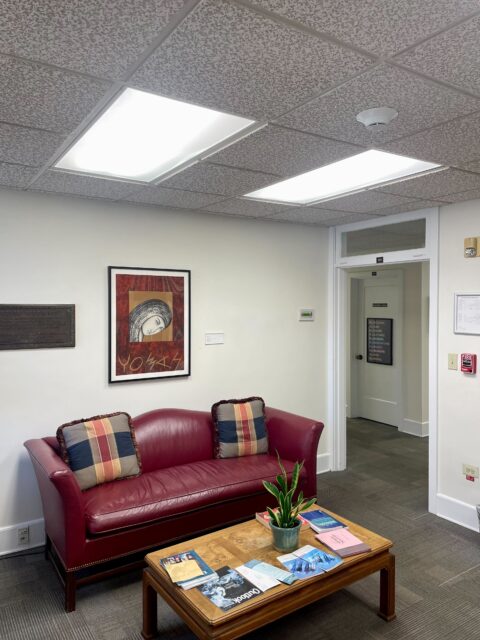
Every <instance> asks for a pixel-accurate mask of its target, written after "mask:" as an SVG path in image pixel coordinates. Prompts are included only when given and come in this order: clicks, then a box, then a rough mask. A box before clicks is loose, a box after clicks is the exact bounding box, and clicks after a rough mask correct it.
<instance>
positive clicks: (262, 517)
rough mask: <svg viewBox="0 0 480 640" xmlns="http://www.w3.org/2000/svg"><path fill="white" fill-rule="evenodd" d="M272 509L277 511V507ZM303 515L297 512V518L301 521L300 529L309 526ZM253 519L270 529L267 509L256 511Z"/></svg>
mask: <svg viewBox="0 0 480 640" xmlns="http://www.w3.org/2000/svg"><path fill="white" fill-rule="evenodd" d="M273 511H278V509H273ZM304 515H305V514H302V515H300V514H298V516H297V518H298V519H299V520H300V522H301V523H302V531H303V530H304V529H308V528H309V526H310V524H309V522H308V521H307V520H305V518H304V517H303V516H304ZM255 519H256V520H257V522H259V523H260V524H263V526H264V527H267V529H270V514H269V513H268V511H258V512H257V513H256V514H255Z"/></svg>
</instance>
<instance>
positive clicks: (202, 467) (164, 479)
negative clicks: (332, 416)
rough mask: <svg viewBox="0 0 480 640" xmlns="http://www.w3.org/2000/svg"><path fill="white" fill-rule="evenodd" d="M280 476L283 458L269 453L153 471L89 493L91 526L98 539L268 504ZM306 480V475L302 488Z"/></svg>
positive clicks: (290, 465) (87, 509) (85, 496)
mask: <svg viewBox="0 0 480 640" xmlns="http://www.w3.org/2000/svg"><path fill="white" fill-rule="evenodd" d="M284 464H285V468H286V469H287V472H288V473H291V471H292V469H293V466H294V463H293V462H289V461H284ZM277 474H278V462H277V459H276V458H275V457H274V456H270V455H266V454H263V455H258V456H247V457H242V458H230V459H225V460H203V461H200V462H194V463H192V464H189V465H179V466H176V467H170V468H167V469H159V470H157V471H151V472H150V473H144V474H142V475H141V476H139V477H137V478H131V479H129V480H125V481H124V482H121V483H115V482H113V483H110V484H104V485H101V486H98V487H94V488H93V489H90V490H89V491H86V492H85V493H84V494H83V499H84V506H85V517H86V527H87V530H88V531H89V533H90V534H93V535H95V534H101V533H108V532H111V531H115V530H117V529H122V528H125V527H133V526H135V525H141V524H146V523H149V522H153V521H155V520H159V519H161V518H167V517H171V516H178V515H182V514H185V513H186V512H189V511H192V510H195V509H201V508H202V507H209V506H211V505H212V504H215V503H221V502H226V501H229V500H234V499H236V498H242V497H245V496H249V495H251V494H252V493H253V494H254V493H265V504H267V502H268V500H269V499H268V493H267V492H266V491H265V489H264V488H263V485H262V480H270V481H272V482H273V481H274V480H275V477H276V475H277ZM303 476H304V471H302V477H301V482H300V484H303V483H302V480H303ZM252 516H253V514H252ZM199 518H201V515H199Z"/></svg>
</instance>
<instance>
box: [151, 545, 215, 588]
mask: <svg viewBox="0 0 480 640" xmlns="http://www.w3.org/2000/svg"><path fill="white" fill-rule="evenodd" d="M160 564H161V565H162V567H163V568H164V569H165V571H166V572H167V573H168V575H169V576H170V579H171V580H172V582H175V584H177V585H178V586H179V587H182V589H191V588H192V587H197V586H198V585H200V584H203V583H204V582H207V581H209V580H212V579H214V578H216V576H217V574H216V572H215V571H214V570H213V569H212V568H211V567H210V566H209V565H208V564H207V563H206V562H205V560H203V558H201V557H200V556H199V555H198V553H197V552H196V551H194V550H193V549H190V550H189V551H183V552H182V553H176V554H174V555H172V556H167V557H166V558H162V559H161V560H160Z"/></svg>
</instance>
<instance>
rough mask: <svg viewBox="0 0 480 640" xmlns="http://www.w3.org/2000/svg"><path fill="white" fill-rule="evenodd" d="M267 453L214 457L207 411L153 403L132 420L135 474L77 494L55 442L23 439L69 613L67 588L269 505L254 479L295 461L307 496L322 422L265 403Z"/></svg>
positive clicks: (312, 487) (312, 488)
mask: <svg viewBox="0 0 480 640" xmlns="http://www.w3.org/2000/svg"><path fill="white" fill-rule="evenodd" d="M266 417H267V430H268V438H269V453H268V454H261V455H253V456H245V457H241V458H229V459H220V460H219V459H215V458H214V457H213V456H214V454H213V448H214V439H213V434H214V429H213V423H212V419H211V415H210V413H207V412H204V411H188V410H184V409H159V410H155V411H150V412H148V413H144V414H142V415H140V416H138V417H136V418H134V419H133V425H134V427H135V436H136V440H137V444H138V447H139V451H140V456H141V461H142V473H141V475H140V476H138V477H136V478H129V479H125V480H118V481H115V482H109V483H106V484H102V485H99V486H97V487H93V488H91V489H88V490H86V491H81V490H80V488H79V486H78V484H77V481H76V480H75V477H74V475H73V473H72V472H71V470H70V469H69V467H68V466H67V465H66V464H65V463H64V462H63V460H62V459H61V458H60V457H59V448H58V443H57V440H56V438H54V437H46V438H41V439H36V440H28V441H27V442H25V447H26V448H27V449H28V452H29V454H30V456H31V459H32V463H33V466H34V469H35V473H36V476H37V480H38V485H39V488H40V494H41V498H42V504H43V513H44V518H45V530H46V555H47V557H49V558H50V559H51V560H52V561H53V563H54V566H55V568H56V569H57V572H58V574H59V577H60V579H61V580H62V582H63V584H64V587H65V608H66V610H67V611H73V610H74V609H75V593H76V587H77V586H78V585H80V584H83V583H86V582H91V581H92V580H94V579H98V578H99V577H101V576H106V575H110V574H112V573H114V572H116V571H118V570H125V568H129V567H131V566H132V565H133V563H136V564H137V565H138V563H139V561H140V560H141V559H143V556H144V555H145V553H146V552H147V551H148V550H150V549H152V548H154V547H160V546H164V545H166V544H167V543H172V541H174V540H180V539H182V538H187V537H191V536H192V535H196V534H200V533H202V532H205V531H208V530H212V529H215V528H219V527H221V526H224V525H228V524H232V523H234V522H238V521H241V520H246V519H248V518H251V517H252V516H253V515H254V513H255V512H256V511H263V510H264V509H265V506H266V505H267V504H268V503H269V502H270V500H269V497H268V494H267V492H266V491H265V489H264V488H263V485H262V480H264V479H268V480H274V478H275V476H276V475H277V474H278V463H277V459H276V454H275V451H278V453H279V454H280V456H281V458H282V460H283V461H284V464H285V467H286V469H287V471H289V472H290V471H291V470H292V468H293V465H294V462H295V461H296V460H304V461H305V463H304V467H303V470H302V474H301V478H300V489H302V490H303V492H304V495H305V497H313V496H315V495H316V454H317V445H318V440H319V438H320V435H321V432H322V429H323V424H322V423H321V422H316V421H314V420H309V419H307V418H303V417H300V416H297V415H294V414H291V413H286V412H285V411H280V410H278V409H271V408H267V409H266Z"/></svg>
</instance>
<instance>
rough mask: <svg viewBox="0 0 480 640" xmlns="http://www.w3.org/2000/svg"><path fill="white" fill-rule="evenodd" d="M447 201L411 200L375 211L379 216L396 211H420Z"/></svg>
mask: <svg viewBox="0 0 480 640" xmlns="http://www.w3.org/2000/svg"><path fill="white" fill-rule="evenodd" d="M444 204H445V202H439V201H437V200H411V201H410V202H407V203H403V204H401V205H396V206H394V207H385V208H384V209H378V210H377V211H375V215H377V216H391V215H393V214H395V213H407V212H408V211H420V210H421V209H430V208H431V207H441V206H442V205H444Z"/></svg>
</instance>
